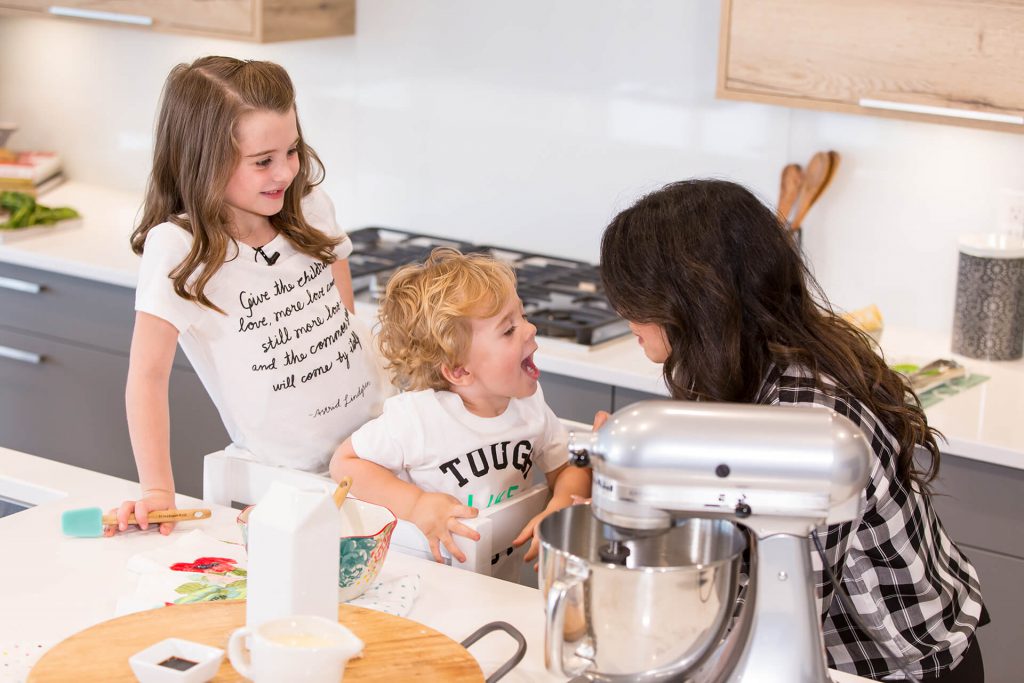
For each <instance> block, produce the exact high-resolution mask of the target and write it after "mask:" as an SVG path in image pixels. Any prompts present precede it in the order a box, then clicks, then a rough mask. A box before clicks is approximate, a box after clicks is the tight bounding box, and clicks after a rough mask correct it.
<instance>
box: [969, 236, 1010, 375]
mask: <svg viewBox="0 0 1024 683" xmlns="http://www.w3.org/2000/svg"><path fill="white" fill-rule="evenodd" d="M1022 351H1024V240H1022V239H1021V238H1019V237H1011V236H1009V235H966V236H964V237H963V238H961V239H960V266H959V268H958V269H957V277H956V307H955V309H954V312H953V352H954V353H959V354H961V355H964V356H969V357H970V358H984V359H986V360H1014V359H1017V358H1020V357H1021V355H1022Z"/></svg>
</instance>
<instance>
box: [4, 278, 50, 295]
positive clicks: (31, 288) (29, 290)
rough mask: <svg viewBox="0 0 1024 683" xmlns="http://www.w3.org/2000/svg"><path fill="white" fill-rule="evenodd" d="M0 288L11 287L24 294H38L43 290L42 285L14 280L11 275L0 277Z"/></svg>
mask: <svg viewBox="0 0 1024 683" xmlns="http://www.w3.org/2000/svg"><path fill="white" fill-rule="evenodd" d="M0 289H12V290H14V291H15V292H25V293H26V294H38V293H39V292H41V291H43V286H42V285H40V284H36V283H35V282H28V281H26V280H15V279H14V278H13V277H0Z"/></svg>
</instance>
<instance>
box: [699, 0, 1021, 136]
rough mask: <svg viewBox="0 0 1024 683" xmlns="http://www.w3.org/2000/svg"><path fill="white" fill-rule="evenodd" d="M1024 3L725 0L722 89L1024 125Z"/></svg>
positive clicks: (797, 102) (779, 100)
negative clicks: (1023, 47) (1022, 47)
mask: <svg viewBox="0 0 1024 683" xmlns="http://www.w3.org/2000/svg"><path fill="white" fill-rule="evenodd" d="M1022 44H1024V0H1001V1H1000V2H976V1H974V0H939V1H936V0H859V1H858V2H846V1H845V0H724V1H723V8H722V30H721V42H720V46H719V48H720V53H719V74H718V94H719V96H720V97H728V98H734V99H745V100H753V101H759V102H766V103H772V104H783V105H787V106H794V107H810V108H818V109H828V110H834V111H845V112H858V113H868V114H877V115H881V116H896V117H901V118H913V119H918V120H928V121H939V122H943V123H955V124H961V125H970V126H978V127H986V128H996V129H1000V130H1009V131H1014V132H1024V125H1022V124H1024V50H1022V49H1021V45H1022Z"/></svg>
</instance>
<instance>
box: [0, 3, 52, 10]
mask: <svg viewBox="0 0 1024 683" xmlns="http://www.w3.org/2000/svg"><path fill="white" fill-rule="evenodd" d="M49 6H50V3H49V2H44V1H43V0H0V9H14V10H26V11H29V12H45V11H46V10H47V8H48V7H49Z"/></svg>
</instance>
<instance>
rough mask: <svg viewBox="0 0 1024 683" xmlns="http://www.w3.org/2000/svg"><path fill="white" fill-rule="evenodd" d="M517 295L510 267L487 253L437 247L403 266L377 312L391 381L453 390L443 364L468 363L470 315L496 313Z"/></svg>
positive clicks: (451, 366)
mask: <svg viewBox="0 0 1024 683" xmlns="http://www.w3.org/2000/svg"><path fill="white" fill-rule="evenodd" d="M515 296H516V276H515V272H514V271H513V270H512V267H511V266H509V265H508V264H507V263H503V262H501V261H498V260H496V259H494V258H492V257H490V256H487V255H485V254H462V253H461V252H459V251H458V250H456V249H449V248H447V247H439V248H437V249H434V251H433V252H431V254H430V256H429V257H428V258H427V260H426V261H424V262H423V263H422V264H414V265H409V266H405V267H403V268H401V269H399V270H398V272H396V273H395V274H394V276H392V278H391V280H390V281H389V282H388V286H387V288H386V289H385V290H384V298H383V299H382V301H381V304H380V310H379V312H378V314H377V317H378V319H379V320H380V334H379V335H378V342H377V343H378V345H379V347H380V352H381V355H382V356H383V357H384V359H385V360H386V361H387V364H386V367H387V370H388V372H389V373H390V375H391V380H392V381H393V382H394V383H395V385H396V386H398V387H400V388H401V389H404V390H406V391H418V390H421V389H435V390H438V391H444V390H447V389H449V388H450V387H449V384H448V381H447V380H446V379H445V378H444V375H442V374H441V368H442V366H444V367H448V368H449V369H454V368H456V367H458V366H459V365H461V364H462V363H464V362H465V359H466V356H467V354H468V353H469V345H470V342H471V341H472V331H471V328H470V323H469V318H489V317H491V316H493V315H497V314H498V313H499V312H500V311H501V309H502V307H504V306H505V304H506V302H507V301H508V300H509V298H511V297H515Z"/></svg>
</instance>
